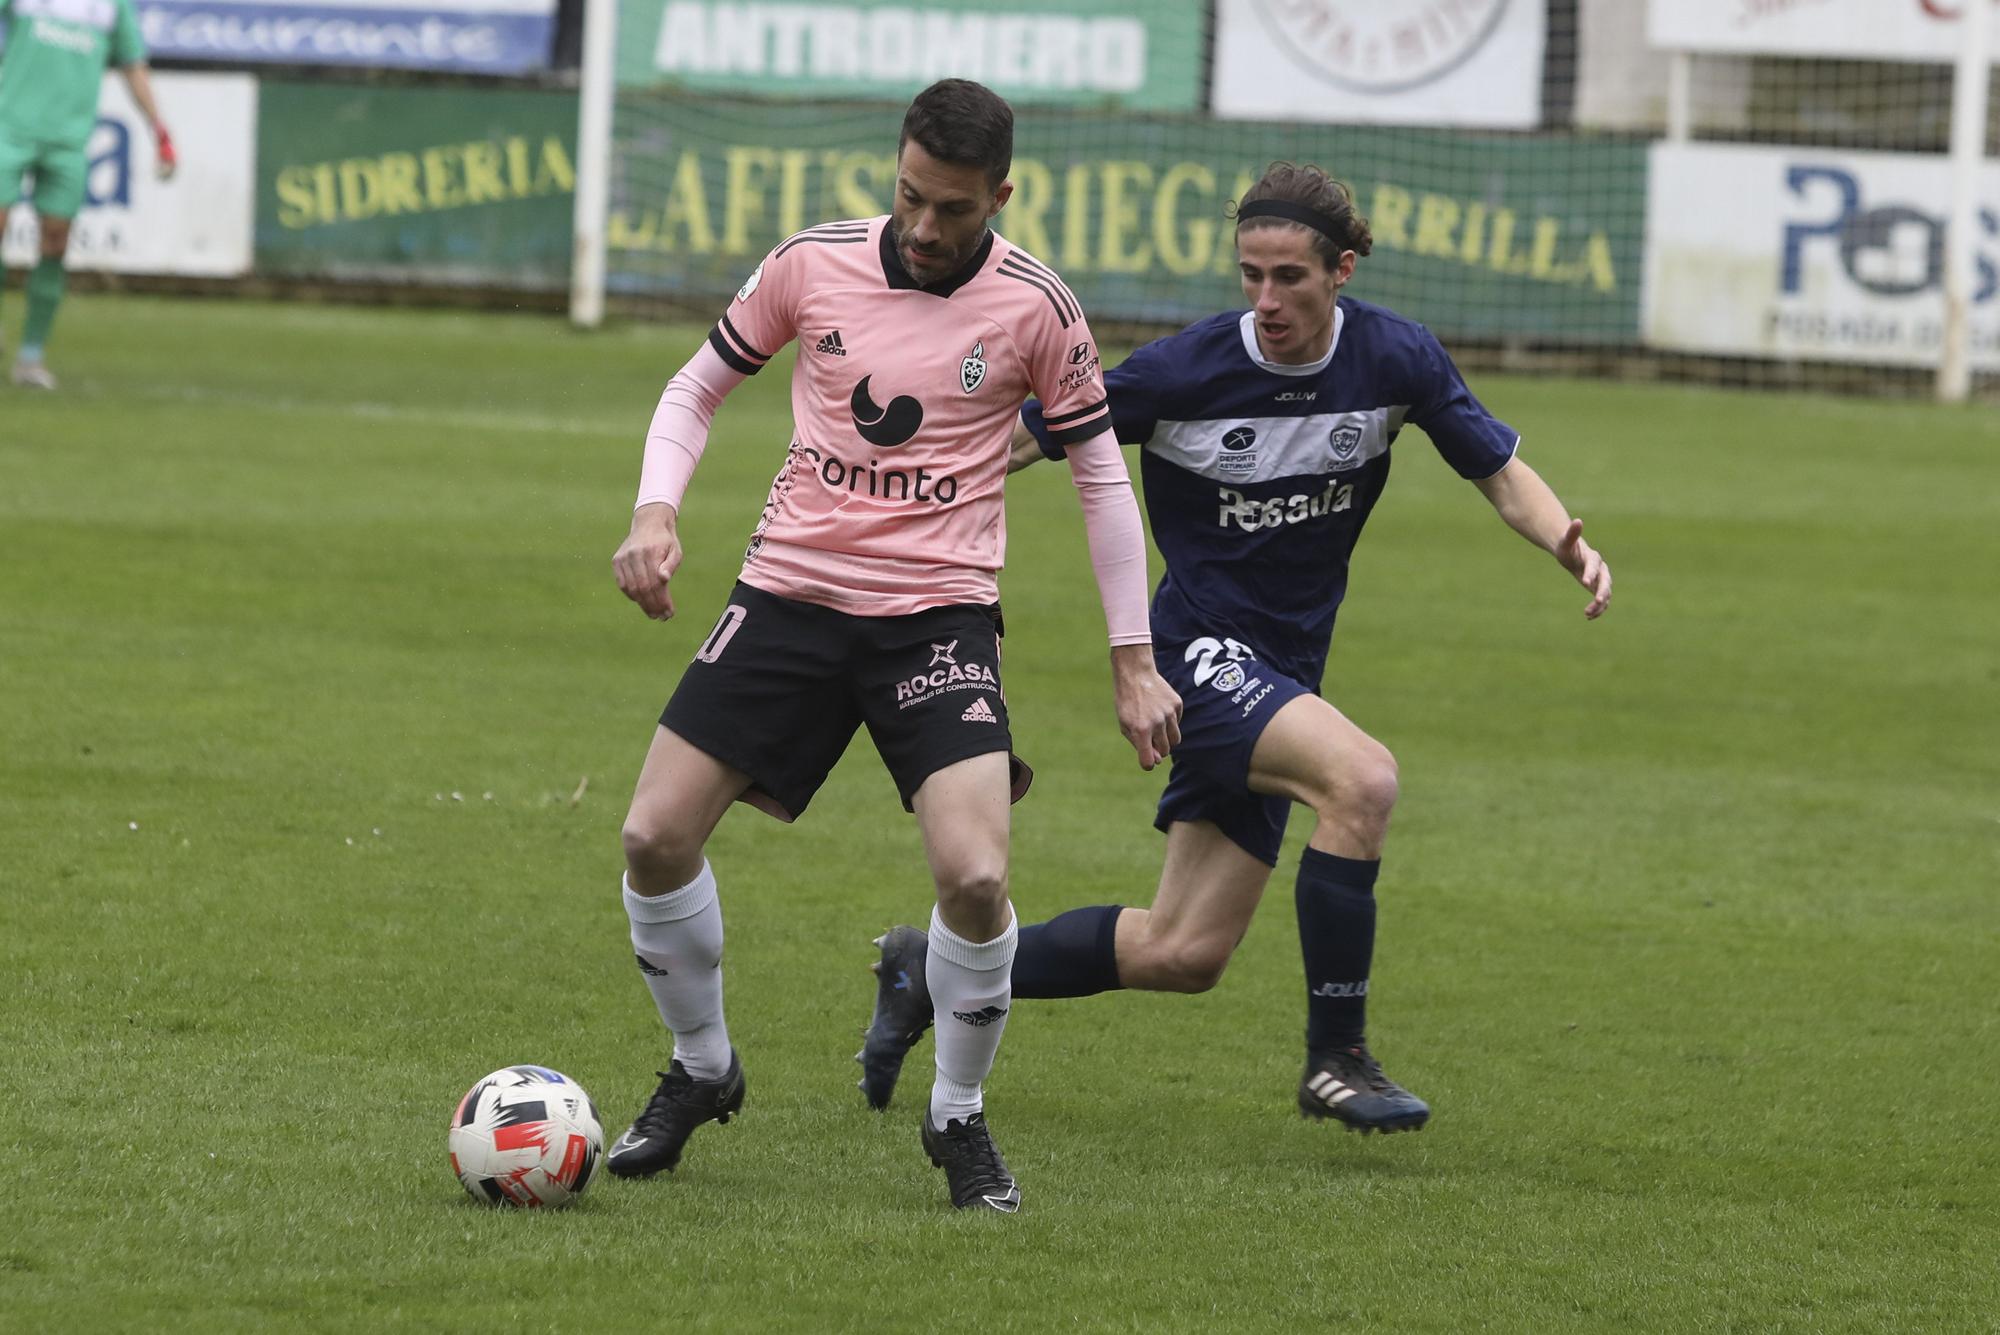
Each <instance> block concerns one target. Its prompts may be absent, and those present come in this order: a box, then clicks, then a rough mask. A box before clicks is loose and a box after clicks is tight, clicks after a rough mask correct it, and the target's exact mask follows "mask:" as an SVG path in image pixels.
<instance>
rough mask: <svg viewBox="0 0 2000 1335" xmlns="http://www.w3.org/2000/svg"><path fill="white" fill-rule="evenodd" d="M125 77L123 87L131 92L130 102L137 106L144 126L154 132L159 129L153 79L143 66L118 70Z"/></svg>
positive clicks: (158, 107) (157, 104)
mask: <svg viewBox="0 0 2000 1335" xmlns="http://www.w3.org/2000/svg"><path fill="white" fill-rule="evenodd" d="M119 73H120V74H123V75H124V76H125V86H126V88H128V89H130V90H131V93H132V100H133V101H134V102H135V103H137V104H138V107H139V113H140V114H141V115H142V116H144V117H145V118H146V124H147V125H149V126H151V127H152V128H153V129H154V130H158V129H159V128H160V104H159V103H158V102H155V101H154V100H153V77H152V74H151V73H150V72H149V71H148V69H147V67H146V66H145V65H143V64H140V65H126V66H124V67H123V68H121V69H120V70H119Z"/></svg>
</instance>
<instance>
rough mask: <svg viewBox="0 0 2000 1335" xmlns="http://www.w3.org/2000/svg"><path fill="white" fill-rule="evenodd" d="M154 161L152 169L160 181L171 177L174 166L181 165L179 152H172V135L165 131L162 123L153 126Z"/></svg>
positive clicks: (165, 128)
mask: <svg viewBox="0 0 2000 1335" xmlns="http://www.w3.org/2000/svg"><path fill="white" fill-rule="evenodd" d="M153 146H154V151H155V161H154V167H153V170H154V171H155V172H157V173H158V174H159V177H160V179H161V180H162V181H168V180H172V179H173V175H174V168H176V167H178V166H180V165H181V159H180V154H178V153H176V152H174V137H173V136H172V135H170V134H168V133H167V127H166V126H165V125H164V124H161V125H155V126H154V127H153Z"/></svg>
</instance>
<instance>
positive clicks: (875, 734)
mask: <svg viewBox="0 0 2000 1335" xmlns="http://www.w3.org/2000/svg"><path fill="white" fill-rule="evenodd" d="M1000 632H1001V621H1000V609H999V608H998V607H997V606H973V605H954V606H949V607H934V608H931V609H930V610H928V611H924V612H917V613H913V614H911V615H909V616H898V617H860V616H850V615H848V614H847V613H845V612H837V611H835V610H834V609H832V608H830V607H821V606H819V605H818V604H816V603H805V602H799V601H798V600H796V599H792V598H780V597H779V596H777V595H776V594H772V593H766V592H764V591H763V590H762V589H755V588H752V587H750V586H749V585H748V584H744V583H741V582H740V581H739V582H738V583H737V585H736V587H735V588H734V589H732V590H731V591H730V594H729V605H728V606H727V607H725V608H724V609H723V612H722V616H721V617H720V618H719V619H718V620H717V621H716V623H715V629H714V630H712V631H710V632H709V634H708V637H707V638H706V639H704V640H703V641H702V643H701V646H700V648H698V649H697V650H696V651H695V656H694V661H693V662H692V663H690V664H688V667H687V670H686V671H685V672H684V673H682V674H681V679H680V684H679V685H677V686H676V687H675V688H674V693H673V695H672V697H670V698H669V699H668V701H667V707H666V709H665V710H663V711H662V712H661V714H660V723H661V724H662V725H663V726H665V727H667V728H671V729H672V730H673V731H674V732H675V733H677V734H679V735H680V736H681V737H682V738H684V739H685V740H687V741H688V742H690V743H692V744H693V745H694V746H696V747H698V748H700V749H701V750H703V751H706V752H707V753H708V754H709V755H711V756H714V757H715V758H716V759H717V760H720V761H722V762H723V763H724V764H726V765H730V766H733V767H735V768H736V769H739V770H742V771H743V772H744V773H745V774H748V775H749V776H750V782H751V786H752V787H753V788H755V789H756V790H757V791H758V792H760V793H762V794H763V795H765V796H766V797H768V798H769V799H770V800H771V802H772V803H775V804H776V806H777V807H779V808H780V809H781V810H782V811H783V812H784V813H785V815H786V817H787V818H788V819H790V818H796V817H797V816H798V815H799V813H801V812H803V811H804V810H805V809H806V804H807V803H809V802H810V801H812V796H813V794H814V793H816V792H818V791H819V786H820V785H821V784H822V783H824V782H826V776H827V774H828V773H830V772H831V771H832V769H833V767H834V765H835V764H836V763H837V762H838V761H839V760H840V757H841V754H842V753H843V752H845V751H846V750H847V743H848V742H849V741H850V740H851V739H852V738H853V736H854V732H855V729H856V728H858V727H861V726H862V725H864V724H865V725H866V726H867V728H868V735H869V737H870V738H871V739H873V741H874V743H875V749H876V751H877V752H879V753H880V754H881V757H882V761H883V763H884V764H885V765H887V766H888V768H889V774H890V777H892V778H893V779H894V780H895V781H896V791H897V792H898V793H899V794H900V795H901V797H902V799H903V807H904V809H905V810H908V809H909V807H910V800H911V798H912V797H913V796H914V795H915V794H916V791H917V789H918V788H920V787H922V786H923V782H924V780H925V779H927V778H929V777H930V776H931V775H933V774H935V773H937V772H938V771H939V770H941V769H943V768H945V767H946V766H947V765H954V764H956V763H958V762H959V761H961V760H965V759H968V758H970V757H972V756H976V755H983V754H985V753H986V752H988V751H1011V747H1012V737H1011V735H1010V734H1009V732H1008V730H1007V703H1006V701H1005V699H1003V698H1002V696H1001V693H1000ZM1014 787H1015V792H1014V794H1013V795H1014V796H1015V797H1016V798H1019V796H1020V795H1021V793H1022V792H1024V791H1025V790H1026V767H1025V766H1022V765H1020V764H1019V762H1015V767H1014Z"/></svg>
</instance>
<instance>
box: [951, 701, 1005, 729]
mask: <svg viewBox="0 0 2000 1335" xmlns="http://www.w3.org/2000/svg"><path fill="white" fill-rule="evenodd" d="M959 717H960V718H962V719H964V720H965V721H966V722H967V723H998V722H999V721H1000V719H999V716H998V715H996V714H995V713H994V712H993V706H992V705H989V704H987V703H986V700H985V698H984V697H981V698H980V699H977V700H974V701H973V702H972V708H970V709H968V710H966V711H965V712H964V713H963V714H960V715H959Z"/></svg>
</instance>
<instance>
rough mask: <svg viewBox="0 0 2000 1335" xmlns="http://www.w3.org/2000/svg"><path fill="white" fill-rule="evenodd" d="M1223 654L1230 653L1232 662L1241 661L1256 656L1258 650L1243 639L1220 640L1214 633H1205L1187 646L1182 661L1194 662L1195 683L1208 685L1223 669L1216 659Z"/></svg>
mask: <svg viewBox="0 0 2000 1335" xmlns="http://www.w3.org/2000/svg"><path fill="white" fill-rule="evenodd" d="M1223 654H1228V655H1229V661H1230V662H1232V663H1241V662H1242V661H1243V660H1244V659H1246V658H1255V657H1256V656H1257V651H1256V650H1255V649H1252V648H1251V647H1250V646H1249V645H1247V644H1245V643H1243V642H1242V641H1241V640H1218V639H1216V638H1215V637H1214V636H1213V635H1204V636H1202V637H1201V638H1200V639H1198V640H1196V641H1195V642H1194V643H1193V644H1190V645H1189V646H1188V647H1187V652H1186V653H1184V654H1182V655H1181V661H1182V662H1184V663H1192V664H1194V684H1195V685H1197V686H1206V685H1208V679H1209V678H1210V677H1213V676H1214V675H1215V674H1216V673H1218V672H1220V671H1221V670H1222V665H1221V664H1220V663H1218V662H1217V661H1216V659H1217V658H1219V657H1221V656H1222V655H1223Z"/></svg>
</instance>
